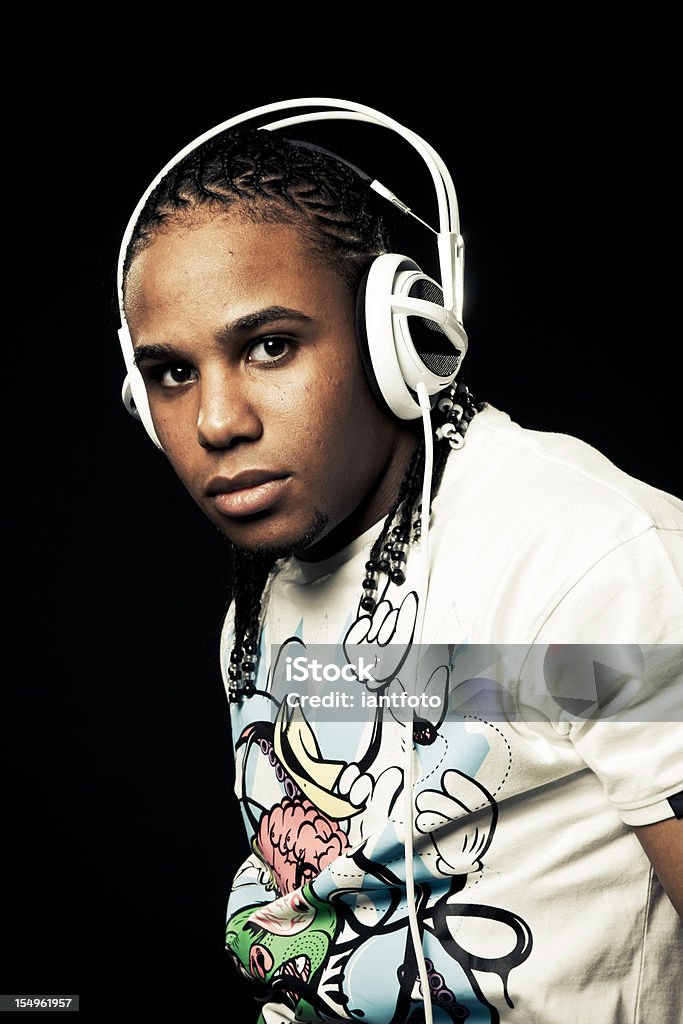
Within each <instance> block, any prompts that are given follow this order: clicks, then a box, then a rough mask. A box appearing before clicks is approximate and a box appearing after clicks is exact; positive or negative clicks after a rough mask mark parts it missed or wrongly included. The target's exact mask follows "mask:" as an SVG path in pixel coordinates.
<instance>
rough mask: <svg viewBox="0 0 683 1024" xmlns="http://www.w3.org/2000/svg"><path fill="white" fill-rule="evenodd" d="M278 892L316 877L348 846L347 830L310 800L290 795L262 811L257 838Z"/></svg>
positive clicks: (298, 886) (287, 891) (297, 886)
mask: <svg viewBox="0 0 683 1024" xmlns="http://www.w3.org/2000/svg"><path fill="white" fill-rule="evenodd" d="M256 845H257V846H258V848H259V850H260V852H261V855H262V857H263V859H264V860H265V862H266V864H268V865H269V867H270V869H271V871H272V873H273V877H274V879H275V882H276V885H277V888H278V891H279V892H280V893H281V894H283V893H289V892H294V890H295V889H299V888H301V886H302V885H304V884H305V883H306V882H308V881H310V880H311V879H313V878H315V877H316V875H319V874H320V872H321V871H322V870H323V868H325V867H326V866H327V865H328V864H329V863H330V862H331V861H333V860H335V858H336V857H339V856H341V854H342V853H343V851H344V850H345V849H346V847H347V846H348V839H347V837H346V833H344V832H342V830H341V829H340V828H339V826H338V825H337V823H336V822H334V821H330V819H329V818H327V817H326V816H325V815H324V814H321V812H320V811H319V810H318V809H317V807H314V806H313V804H312V803H311V802H310V801H309V800H306V799H304V800H290V799H289V797H285V799H284V800H283V801H282V802H281V803H280V804H278V805H277V806H275V807H273V808H271V810H270V811H269V812H266V813H264V815H263V817H262V818H261V822H260V825H259V832H258V836H257V837H256Z"/></svg>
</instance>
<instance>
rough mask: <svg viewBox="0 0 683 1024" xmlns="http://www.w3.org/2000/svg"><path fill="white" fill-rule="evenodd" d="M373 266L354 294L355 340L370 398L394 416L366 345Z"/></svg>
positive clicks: (371, 265) (366, 272)
mask: <svg viewBox="0 0 683 1024" xmlns="http://www.w3.org/2000/svg"><path fill="white" fill-rule="evenodd" d="M373 264H374V261H373V263H371V264H370V266H369V267H368V269H367V270H366V271H365V273H364V274H363V276H362V278H361V279H360V283H359V285H358V291H357V293H356V338H357V340H358V350H359V352H360V358H361V362H362V364H363V369H364V370H365V376H366V379H367V382H368V386H369V388H370V391H371V393H372V396H373V398H374V399H375V401H376V402H377V404H378V405H379V407H380V409H382V411H383V412H385V413H386V414H387V415H388V416H393V415H394V414H393V412H392V410H391V408H390V406H389V405H388V404H387V401H386V399H385V398H384V395H383V394H382V390H381V388H380V386H379V383H378V381H377V374H376V373H375V369H374V366H373V364H372V356H371V355H370V347H369V344H368V323H367V317H366V313H365V310H366V300H367V291H368V279H369V277H370V271H371V270H372V267H373Z"/></svg>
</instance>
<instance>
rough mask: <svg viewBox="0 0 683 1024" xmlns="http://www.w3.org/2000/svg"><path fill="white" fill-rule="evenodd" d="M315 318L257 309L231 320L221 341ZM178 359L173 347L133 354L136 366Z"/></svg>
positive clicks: (220, 335) (280, 308) (141, 347)
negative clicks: (158, 360) (270, 327)
mask: <svg viewBox="0 0 683 1024" xmlns="http://www.w3.org/2000/svg"><path fill="white" fill-rule="evenodd" d="M313 319H314V318H313V317H312V316H309V315H308V314H307V313H302V312H301V310H300V309H290V308H289V306H266V307H264V308H263V309H257V310H255V311H254V312H253V313H246V314H245V315H244V316H240V317H238V318H237V319H236V320H231V321H230V322H229V323H227V324H226V325H225V327H223V328H221V330H220V331H218V334H217V338H218V340H219V341H226V340H227V339H228V338H229V337H230V335H232V334H238V333H240V332H243V331H254V330H256V329H257V328H258V327H264V326H265V325H267V324H273V323H277V321H278V320H298V321H300V322H301V323H313ZM169 358H170V359H177V358H178V350H177V349H176V348H174V347H173V345H165V344H162V345H138V346H137V348H135V349H134V352H133V361H134V363H135V365H136V366H139V365H140V363H142V362H144V361H145V360H146V359H169Z"/></svg>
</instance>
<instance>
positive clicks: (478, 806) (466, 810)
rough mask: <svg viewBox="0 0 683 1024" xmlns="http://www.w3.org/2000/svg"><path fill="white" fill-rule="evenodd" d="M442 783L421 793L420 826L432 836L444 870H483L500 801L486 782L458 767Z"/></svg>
mask: <svg viewBox="0 0 683 1024" xmlns="http://www.w3.org/2000/svg"><path fill="white" fill-rule="evenodd" d="M441 787H442V788H441V789H440V790H439V789H426V790H422V792H420V793H418V795H417V797H416V799H415V806H416V808H417V811H418V814H417V817H416V819H415V825H416V827H417V830H418V832H421V833H422V834H423V835H428V836H429V838H430V840H431V842H432V844H433V846H434V848H435V850H436V852H437V855H438V858H437V865H436V866H437V869H438V870H439V871H440V872H441V873H442V874H444V875H459V874H468V873H469V872H470V871H471V870H472V868H475V869H476V870H477V871H479V870H481V866H482V858H483V856H484V854H485V853H486V850H487V849H488V848H489V846H490V844H491V840H492V838H493V833H494V831H495V828H496V820H497V818H498V808H497V805H496V802H495V800H494V799H493V797H492V796H491V794H490V793H489V792H488V791H487V790H486V789H485V788H484V787H483V786H482V785H480V784H479V783H478V782H475V780H474V779H472V778H470V776H469V775H464V774H463V773H462V772H459V771H457V769H455V768H448V769H447V770H446V771H445V772H444V773H443V775H442V776H441Z"/></svg>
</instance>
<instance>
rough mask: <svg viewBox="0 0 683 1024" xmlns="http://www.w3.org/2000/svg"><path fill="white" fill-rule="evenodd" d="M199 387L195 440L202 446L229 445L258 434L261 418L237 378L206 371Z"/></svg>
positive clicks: (222, 446)
mask: <svg viewBox="0 0 683 1024" xmlns="http://www.w3.org/2000/svg"><path fill="white" fill-rule="evenodd" d="M199 391H200V395H199V410H198V413H197V440H198V441H199V444H200V445H201V446H202V448H229V447H230V446H232V445H234V444H236V443H237V442H238V441H240V440H249V441H254V440H256V439H257V438H258V437H260V435H261V433H262V424H261V419H260V417H259V415H258V414H257V412H256V409H255V408H254V406H253V404H252V402H251V400H250V397H249V396H248V395H247V394H246V393H245V390H244V387H240V382H239V381H235V380H234V378H232V377H230V378H229V377H228V375H227V374H226V373H221V372H219V371H209V372H205V373H204V374H203V375H202V378H201V380H200V382H199Z"/></svg>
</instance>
